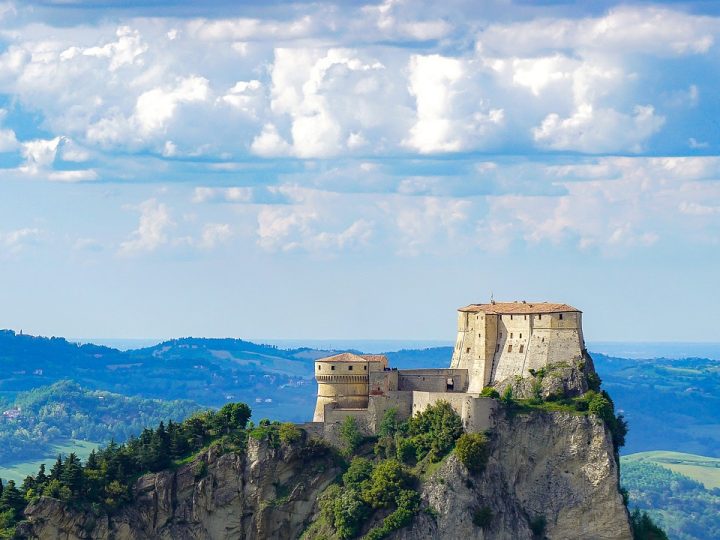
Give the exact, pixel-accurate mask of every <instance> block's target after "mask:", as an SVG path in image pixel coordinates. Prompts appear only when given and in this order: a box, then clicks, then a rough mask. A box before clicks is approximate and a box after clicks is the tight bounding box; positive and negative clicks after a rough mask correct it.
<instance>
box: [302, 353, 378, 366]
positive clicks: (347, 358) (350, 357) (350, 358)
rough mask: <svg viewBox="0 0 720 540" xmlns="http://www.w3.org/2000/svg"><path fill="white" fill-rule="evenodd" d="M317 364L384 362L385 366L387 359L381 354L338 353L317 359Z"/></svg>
mask: <svg viewBox="0 0 720 540" xmlns="http://www.w3.org/2000/svg"><path fill="white" fill-rule="evenodd" d="M316 361H317V362H384V363H385V364H387V361H388V360H387V357H386V356H385V355H383V354H354V353H349V352H346V353H340V354H336V355H333V356H326V357H325V358H318V360H316Z"/></svg>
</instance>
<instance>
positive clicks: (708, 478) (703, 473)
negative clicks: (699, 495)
mask: <svg viewBox="0 0 720 540" xmlns="http://www.w3.org/2000/svg"><path fill="white" fill-rule="evenodd" d="M622 462H623V463H653V464H655V465H659V466H660V467H664V468H666V469H669V470H671V471H673V472H676V473H680V474H682V475H685V476H687V477H689V478H692V479H693V480H697V481H698V482H700V483H701V484H703V485H704V486H705V487H706V488H708V489H713V488H720V459H718V458H713V457H707V456H698V455H696V454H684V453H682V452H670V451H666V450H654V451H650V452H638V453H637V454H630V455H628V456H623V458H622Z"/></svg>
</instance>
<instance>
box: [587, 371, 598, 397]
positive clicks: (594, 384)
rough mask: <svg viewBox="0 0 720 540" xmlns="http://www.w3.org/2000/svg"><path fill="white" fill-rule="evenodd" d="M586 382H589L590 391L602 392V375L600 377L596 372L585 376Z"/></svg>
mask: <svg viewBox="0 0 720 540" xmlns="http://www.w3.org/2000/svg"><path fill="white" fill-rule="evenodd" d="M585 380H586V381H587V385H588V390H593V391H594V392H599V391H600V385H601V384H602V379H601V378H600V375H598V374H597V373H596V372H595V371H593V372H592V373H588V374H587V375H585Z"/></svg>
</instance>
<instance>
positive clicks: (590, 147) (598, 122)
mask: <svg viewBox="0 0 720 540" xmlns="http://www.w3.org/2000/svg"><path fill="white" fill-rule="evenodd" d="M633 112H634V114H633V115H626V114H622V113H619V112H617V111H615V110H613V109H604V110H603V109H601V110H597V111H596V110H594V108H593V106H592V105H582V106H580V107H579V108H578V110H577V111H576V112H575V113H574V114H573V115H572V116H570V117H569V118H562V119H561V118H560V117H559V116H558V115H557V114H554V113H553V114H549V115H548V116H547V117H545V119H544V120H543V122H542V124H541V125H540V127H537V128H533V138H534V139H535V141H537V142H538V143H539V144H540V145H542V146H544V147H547V148H552V149H553V150H577V151H580V152H589V153H593V152H599V153H601V152H635V153H638V152H641V151H642V150H643V149H644V143H645V142H646V141H647V139H649V138H650V137H651V136H652V135H653V134H655V133H657V132H658V131H659V130H660V128H661V127H662V125H663V124H664V123H665V118H663V117H662V116H657V115H656V114H655V110H654V109H653V107H652V106H649V105H648V106H637V107H635V110H634V111H633Z"/></svg>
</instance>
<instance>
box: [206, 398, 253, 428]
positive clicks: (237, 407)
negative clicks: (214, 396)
mask: <svg viewBox="0 0 720 540" xmlns="http://www.w3.org/2000/svg"><path fill="white" fill-rule="evenodd" d="M251 414H252V411H251V410H250V407H248V406H247V405H246V404H245V403H228V404H227V405H223V407H222V408H221V409H220V410H219V411H218V412H217V413H215V416H214V421H215V426H214V427H215V428H216V429H217V431H218V433H225V434H228V433H230V432H232V431H236V430H240V429H245V427H246V426H247V423H248V420H250V416H251Z"/></svg>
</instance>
